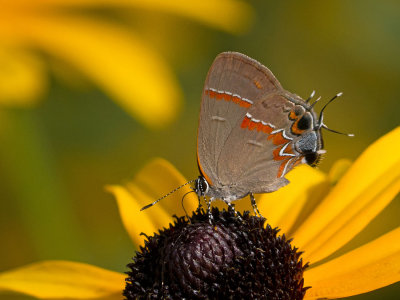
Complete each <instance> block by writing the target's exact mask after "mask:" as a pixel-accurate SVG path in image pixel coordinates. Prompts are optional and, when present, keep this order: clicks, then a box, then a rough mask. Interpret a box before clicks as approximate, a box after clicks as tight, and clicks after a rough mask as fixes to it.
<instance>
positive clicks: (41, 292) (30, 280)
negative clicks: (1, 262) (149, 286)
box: [0, 261, 126, 299]
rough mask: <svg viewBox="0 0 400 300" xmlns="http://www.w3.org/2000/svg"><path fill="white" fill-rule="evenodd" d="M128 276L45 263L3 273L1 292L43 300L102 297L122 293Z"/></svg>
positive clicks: (78, 265) (80, 265) (77, 265)
mask: <svg viewBox="0 0 400 300" xmlns="http://www.w3.org/2000/svg"><path fill="white" fill-rule="evenodd" d="M125 277H126V275H124V274H121V273H117V272H112V271H109V270H105V269H102V268H99V267H95V266H91V265H88V264H83V263H77V262H68V261H43V262H39V263H34V264H31V265H27V266H24V267H21V268H18V269H15V270H11V271H7V272H3V273H0V291H14V292H19V293H24V294H27V295H31V296H34V297H37V298H40V299H46V298H55V299H58V298H72V299H88V298H100V297H105V296H109V295H113V294H115V293H119V294H121V293H122V291H123V289H124V287H125Z"/></svg>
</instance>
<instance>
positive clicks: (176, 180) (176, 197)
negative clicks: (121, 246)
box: [108, 158, 198, 245]
mask: <svg viewBox="0 0 400 300" xmlns="http://www.w3.org/2000/svg"><path fill="white" fill-rule="evenodd" d="M186 182H187V181H186V180H185V178H184V177H183V176H182V175H181V174H180V173H179V172H178V171H177V170H176V169H175V168H174V167H173V166H172V165H171V164H170V163H169V162H167V161H166V160H163V159H161V158H158V159H155V160H153V161H152V162H150V163H149V164H147V165H146V166H145V167H144V168H143V169H142V170H141V171H139V172H138V174H137V175H136V176H135V178H134V180H133V181H132V182H130V183H128V184H126V186H125V187H122V186H110V187H108V189H109V191H111V192H112V193H113V194H114V196H115V197H116V199H117V202H118V207H119V211H120V215H121V218H122V221H123V223H124V226H125V228H126V230H127V231H128V233H129V235H130V236H131V238H132V240H133V241H134V243H136V244H138V245H143V237H142V236H140V233H141V232H144V233H145V234H147V235H152V234H153V233H154V232H156V231H157V230H158V229H159V228H163V227H167V226H168V224H169V223H170V222H172V221H173V219H172V215H174V214H176V215H178V216H182V215H184V210H183V208H182V206H181V200H182V197H183V196H184V195H185V194H186V193H187V192H190V191H191V189H190V186H189V185H186V186H184V187H182V188H181V189H179V190H178V191H176V192H175V193H173V194H171V195H170V196H168V197H166V198H165V199H163V200H161V201H160V202H159V203H158V204H156V205H154V206H152V207H150V208H148V209H146V210H144V211H140V209H141V208H142V207H143V206H145V205H147V204H149V203H152V202H153V201H155V200H157V199H158V198H160V197H162V196H163V195H166V194H167V193H169V192H170V191H172V190H174V189H176V188H177V187H179V186H181V185H182V184H184V183H186ZM197 203H198V200H197V197H196V196H195V194H194V193H190V194H188V195H187V196H186V197H185V200H184V203H183V204H184V207H185V209H186V211H187V212H188V213H190V212H192V211H193V210H195V209H196V208H197Z"/></svg>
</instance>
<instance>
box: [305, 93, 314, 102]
mask: <svg viewBox="0 0 400 300" xmlns="http://www.w3.org/2000/svg"><path fill="white" fill-rule="evenodd" d="M314 95H315V91H312V92H311V95H310V97H308V98H307V100H306V102H307V103H308V102H310V100H311V99H312V98H313V97H314Z"/></svg>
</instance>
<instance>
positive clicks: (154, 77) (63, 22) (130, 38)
mask: <svg viewBox="0 0 400 300" xmlns="http://www.w3.org/2000/svg"><path fill="white" fill-rule="evenodd" d="M18 17H19V19H18V18H17V19H15V20H14V22H15V23H18V24H13V26H14V27H13V31H14V32H15V34H16V35H18V36H22V37H24V38H25V39H26V40H27V41H29V42H30V43H32V44H34V45H35V46H37V47H40V48H42V49H44V50H45V51H47V52H48V53H50V54H51V55H53V56H55V57H58V58H61V59H63V60H65V61H67V62H69V63H71V64H72V65H73V66H75V67H76V68H77V69H79V70H81V71H82V72H83V73H84V74H86V75H87V76H88V77H90V78H91V79H92V80H93V81H94V82H96V83H97V84H98V85H99V86H101V87H102V88H103V89H104V90H105V91H106V92H108V93H109V95H110V96H111V97H112V98H113V99H114V100H115V101H117V103H118V104H120V105H121V106H122V107H123V108H124V109H125V110H126V111H127V112H128V113H130V114H132V115H133V116H135V117H136V118H138V119H139V120H140V121H142V122H143V123H145V124H147V125H148V126H150V127H160V126H163V125H165V123H167V122H169V121H171V119H173V118H174V117H175V116H176V113H177V111H178V108H179V106H180V101H181V91H180V88H179V86H178V83H177V81H176V79H175V76H174V75H173V73H172V70H171V69H170V67H169V66H168V65H167V64H166V62H165V61H164V59H163V58H161V57H160V56H159V55H158V54H157V53H156V52H155V51H154V50H153V49H152V48H151V47H149V46H147V45H146V43H145V42H144V41H143V40H141V39H139V38H138V37H135V35H134V34H133V33H132V32H128V31H126V30H125V29H123V28H122V27H118V26H115V25H111V24H107V23H103V22H100V21H89V20H86V19H84V18H78V17H75V18H72V17H61V16H59V15H58V16H52V15H50V14H37V15H34V16H33V17H32V14H25V15H24V14H21V15H19V16H18ZM18 21H19V22H18ZM0 25H1V24H0Z"/></svg>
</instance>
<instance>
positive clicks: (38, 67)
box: [0, 45, 47, 107]
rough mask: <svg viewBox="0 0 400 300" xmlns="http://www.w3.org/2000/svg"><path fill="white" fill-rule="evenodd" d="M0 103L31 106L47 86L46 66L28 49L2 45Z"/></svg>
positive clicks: (0, 48) (0, 55) (0, 46)
mask: <svg viewBox="0 0 400 300" xmlns="http://www.w3.org/2000/svg"><path fill="white" fill-rule="evenodd" d="M0 66H1V67H0V105H5V106H16V107H31V106H34V105H35V104H37V103H38V101H39V100H40V96H42V94H43V92H44V90H45V88H46V86H47V82H46V77H47V74H45V70H44V66H43V64H42V63H41V62H40V61H39V60H38V58H37V57H36V56H34V55H33V54H32V53H30V52H28V51H24V50H21V49H15V48H12V47H11V48H10V47H5V46H4V45H0Z"/></svg>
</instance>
